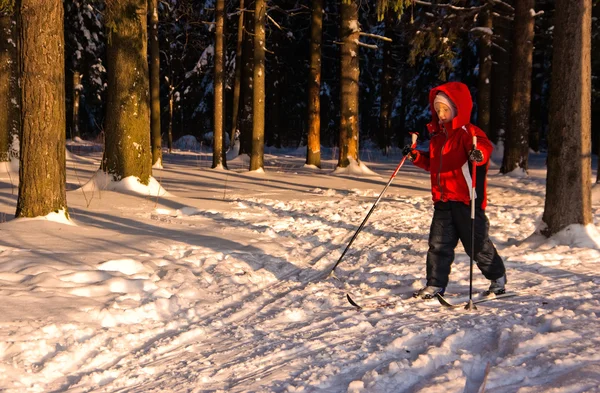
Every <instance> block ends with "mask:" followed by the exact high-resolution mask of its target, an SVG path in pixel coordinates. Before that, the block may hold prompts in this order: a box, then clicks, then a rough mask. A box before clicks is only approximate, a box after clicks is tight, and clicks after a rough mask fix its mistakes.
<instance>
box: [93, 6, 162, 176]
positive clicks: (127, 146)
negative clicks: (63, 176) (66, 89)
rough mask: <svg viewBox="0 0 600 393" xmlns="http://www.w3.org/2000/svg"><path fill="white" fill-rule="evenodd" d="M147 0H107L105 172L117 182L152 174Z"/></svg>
mask: <svg viewBox="0 0 600 393" xmlns="http://www.w3.org/2000/svg"><path fill="white" fill-rule="evenodd" d="M147 9H148V3H147V0H107V1H106V11H105V14H106V16H107V26H111V30H110V31H109V37H108V45H107V51H106V55H107V73H108V87H107V103H106V113H107V116H106V149H105V162H104V163H103V169H104V171H105V172H106V173H109V174H111V175H112V176H113V178H114V180H116V181H119V180H121V179H124V178H126V177H129V176H135V177H137V178H138V179H139V182H140V183H142V184H144V185H147V184H148V182H149V180H150V176H151V173H152V156H151V153H150V133H149V132H148V131H149V130H150V103H149V98H150V97H149V77H148V59H147V57H146V56H147V42H148V40H147V39H148V36H147V23H146V21H147V19H146V16H147Z"/></svg>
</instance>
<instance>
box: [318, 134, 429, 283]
mask: <svg viewBox="0 0 600 393" xmlns="http://www.w3.org/2000/svg"><path fill="white" fill-rule="evenodd" d="M418 136H419V134H418V133H416V132H414V133H412V145H411V148H413V149H414V148H415V147H417V137H418ZM406 157H407V156H404V157H403V158H402V160H401V161H400V164H398V166H397V167H396V170H395V171H394V173H392V176H391V177H390V180H389V181H388V183H387V184H386V185H385V188H384V189H383V191H381V194H379V196H378V197H377V200H376V201H375V203H374V204H373V207H371V210H369V212H368V213H367V216H366V217H365V219H364V220H363V222H362V223H361V224H360V226H359V227H358V230H357V231H356V232H355V233H354V236H352V238H351V239H350V242H349V243H348V245H347V246H346V248H345V249H344V252H342V255H341V256H340V259H338V260H337V262H336V263H335V265H333V267H332V268H331V271H330V272H329V275H331V274H333V272H334V271H335V268H336V267H337V266H338V265H339V264H340V262H341V261H342V258H344V255H346V252H347V251H348V249H349V248H350V246H351V245H352V243H353V242H354V239H356V236H358V234H359V233H360V231H361V230H362V229H363V227H364V226H365V223H366V222H367V220H368V219H369V217H370V216H371V213H373V210H375V207H376V206H377V204H378V203H379V201H380V200H381V197H383V194H385V191H386V190H387V189H388V187H389V186H390V184H392V181H393V180H394V178H395V177H396V175H397V174H398V171H400V168H402V165H404V161H406Z"/></svg>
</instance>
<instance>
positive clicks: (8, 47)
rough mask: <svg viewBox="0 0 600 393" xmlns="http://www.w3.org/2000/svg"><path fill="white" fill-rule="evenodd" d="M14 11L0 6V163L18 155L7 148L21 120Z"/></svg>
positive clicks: (7, 5)
mask: <svg viewBox="0 0 600 393" xmlns="http://www.w3.org/2000/svg"><path fill="white" fill-rule="evenodd" d="M14 11H15V9H14V3H13V2H12V1H10V2H8V3H6V4H5V5H3V6H2V7H0V102H1V103H2V104H1V106H0V162H6V161H10V159H11V158H14V157H17V156H18V152H17V151H13V150H12V149H11V147H12V142H13V137H18V132H19V129H20V120H21V115H20V113H19V105H18V101H19V86H18V83H17V79H18V67H17V63H18V61H17V46H16V42H17V36H16V23H15V22H16V21H15V12H14Z"/></svg>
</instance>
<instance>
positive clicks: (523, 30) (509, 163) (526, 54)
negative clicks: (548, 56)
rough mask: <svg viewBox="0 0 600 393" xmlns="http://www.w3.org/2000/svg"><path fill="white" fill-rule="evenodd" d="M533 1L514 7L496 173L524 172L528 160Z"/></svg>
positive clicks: (524, 0) (519, 3)
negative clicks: (506, 112)
mask: <svg viewBox="0 0 600 393" xmlns="http://www.w3.org/2000/svg"><path fill="white" fill-rule="evenodd" d="M534 6H535V0H519V1H517V2H516V3H515V25H514V32H513V51H512V59H511V77H512V83H511V90H510V91H511V93H510V120H509V121H510V123H509V127H508V132H507V135H506V141H505V144H504V158H503V160H502V167H501V168H500V172H502V173H509V172H512V171H514V170H515V169H517V168H521V169H522V170H523V171H527V159H528V156H529V110H530V104H531V69H532V59H533V31H534V19H533V18H534V16H533V15H532V11H531V10H533V8H534Z"/></svg>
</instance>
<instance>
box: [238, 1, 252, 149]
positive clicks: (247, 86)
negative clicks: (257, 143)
mask: <svg viewBox="0 0 600 393" xmlns="http://www.w3.org/2000/svg"><path fill="white" fill-rule="evenodd" d="M246 8H247V9H251V8H254V2H249V3H248V6H247V7H246ZM244 16H245V18H246V20H245V23H244V25H245V30H246V33H247V34H245V37H244V47H243V52H242V58H243V60H242V63H243V64H244V65H243V69H242V83H241V86H240V88H241V99H242V102H241V108H240V120H239V127H240V154H248V155H250V153H251V152H252V123H253V116H254V115H253V112H254V111H253V109H252V105H253V103H252V99H253V94H254V93H253V92H252V90H253V86H254V85H253V79H252V78H253V76H254V13H253V12H245V13H244Z"/></svg>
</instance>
